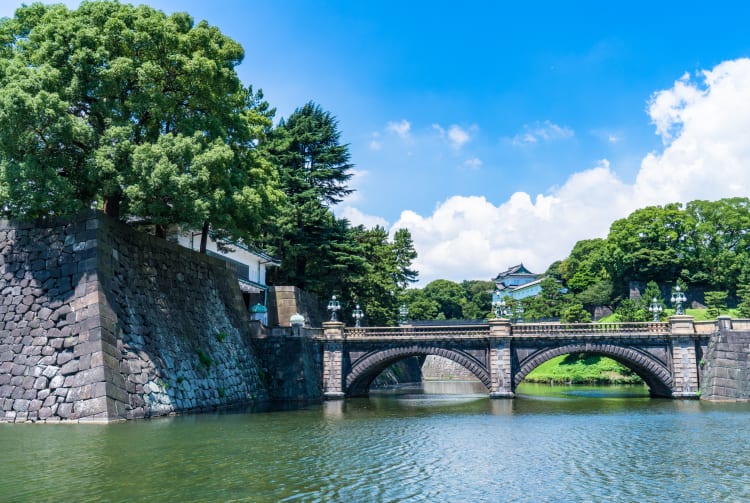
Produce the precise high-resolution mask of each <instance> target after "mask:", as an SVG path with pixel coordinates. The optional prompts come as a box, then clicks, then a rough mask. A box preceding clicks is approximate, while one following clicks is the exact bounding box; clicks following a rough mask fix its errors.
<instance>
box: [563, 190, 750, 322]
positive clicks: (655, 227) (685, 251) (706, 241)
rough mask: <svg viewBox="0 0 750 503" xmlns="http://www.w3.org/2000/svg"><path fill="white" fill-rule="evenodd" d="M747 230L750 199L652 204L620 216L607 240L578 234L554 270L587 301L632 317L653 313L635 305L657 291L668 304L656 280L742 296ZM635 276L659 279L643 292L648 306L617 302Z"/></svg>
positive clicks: (749, 254)
mask: <svg viewBox="0 0 750 503" xmlns="http://www.w3.org/2000/svg"><path fill="white" fill-rule="evenodd" d="M748 229H750V199H748V198H728V199H721V200H718V201H692V202H690V203H688V204H687V205H685V206H684V207H683V206H682V205H681V204H678V203H674V204H667V205H665V206H651V207H647V208H642V209H639V210H636V211H634V212H633V213H631V214H630V215H628V217H626V218H623V219H620V220H617V221H615V222H613V223H612V225H611V227H610V231H609V234H608V236H607V238H606V239H591V240H582V241H579V242H578V243H576V244H575V246H574V247H573V249H572V250H571V253H570V256H569V257H567V258H566V259H565V260H563V261H561V262H560V263H559V264H557V265H556V266H555V267H554V268H552V267H551V269H554V271H555V272H557V273H558V274H559V277H560V279H561V280H562V282H563V284H564V285H565V286H566V287H567V288H568V289H569V290H570V292H571V293H573V294H574V295H575V296H576V297H577V298H578V300H579V301H580V302H582V303H583V304H584V306H587V307H589V308H590V307H593V306H595V305H605V306H616V307H617V310H619V311H620V312H621V315H622V318H626V319H640V318H648V316H647V314H648V311H646V313H645V314H644V313H640V314H639V313H637V312H636V311H637V310H638V309H639V308H640V309H645V308H646V307H647V306H646V304H647V303H650V302H651V299H652V298H653V297H654V296H655V297H657V299H658V301H659V303H660V304H661V305H664V299H663V297H662V295H661V292H660V291H659V289H658V286H656V285H657V284H661V285H670V284H674V282H675V280H677V282H678V284H680V285H681V286H682V288H683V291H684V292H689V290H690V286H691V285H693V286H698V287H700V288H704V289H705V288H708V289H713V290H715V291H726V292H727V293H728V294H729V295H733V294H735V293H736V296H737V298H738V299H739V300H740V303H741V302H742V301H741V298H742V295H740V292H744V290H743V286H742V285H743V284H745V283H747V279H746V280H745V281H743V280H741V277H742V275H743V274H745V275H747V276H750V271H748V269H749V266H747V265H746V264H748V263H750V232H748ZM748 279H750V278H748ZM630 281H649V282H653V285H654V288H652V289H651V290H649V288H647V291H646V292H644V294H643V295H642V298H643V303H642V305H639V306H630V305H627V304H626V305H624V306H619V307H618V306H617V305H618V304H619V303H620V301H621V299H622V298H623V297H624V296H625V295H626V293H627V292H628V283H629V282H630ZM650 284H651V283H650ZM746 296H747V295H746ZM748 305H749V306H750V300H749V301H748ZM747 312H748V313H749V314H750V308H748V309H747Z"/></svg>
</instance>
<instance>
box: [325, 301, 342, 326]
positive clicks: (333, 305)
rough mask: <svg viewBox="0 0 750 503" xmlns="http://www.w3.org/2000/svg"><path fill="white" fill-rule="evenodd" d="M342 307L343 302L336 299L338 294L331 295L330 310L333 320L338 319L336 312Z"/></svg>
mask: <svg viewBox="0 0 750 503" xmlns="http://www.w3.org/2000/svg"><path fill="white" fill-rule="evenodd" d="M339 309H341V304H340V303H339V301H338V300H336V296H335V295H333V296H331V300H329V301H328V310H329V311H331V321H336V312H337V311H338V310H339Z"/></svg>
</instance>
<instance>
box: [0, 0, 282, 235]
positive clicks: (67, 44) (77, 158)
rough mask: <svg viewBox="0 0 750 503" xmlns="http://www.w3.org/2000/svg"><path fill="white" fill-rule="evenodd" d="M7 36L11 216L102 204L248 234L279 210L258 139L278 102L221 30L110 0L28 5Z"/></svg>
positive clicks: (6, 175)
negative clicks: (267, 96) (257, 89)
mask: <svg viewBox="0 0 750 503" xmlns="http://www.w3.org/2000/svg"><path fill="white" fill-rule="evenodd" d="M0 33H2V37H1V38H0V44H1V45H0V58H1V59H0V131H1V133H0V201H1V202H2V211H3V213H5V216H8V217H12V218H35V217H40V216H46V215H59V214H70V213H73V212H75V211H77V210H80V209H83V208H89V207H91V206H92V205H93V206H96V207H99V208H102V209H103V210H104V211H105V212H106V213H107V214H109V215H110V216H113V217H115V218H121V217H126V216H137V217H141V218H147V219H149V220H151V221H153V222H154V223H155V224H157V227H159V228H163V227H164V226H166V225H169V224H184V225H186V226H189V227H191V228H202V229H204V231H205V232H204V234H207V231H208V228H209V226H211V225H212V224H214V223H215V224H216V226H217V230H218V231H223V232H226V233H228V234H231V235H233V236H234V237H237V238H242V237H245V236H247V235H248V234H249V233H251V232H254V231H255V230H256V228H257V225H258V223H259V222H260V221H261V220H262V219H264V218H265V217H266V216H267V215H268V214H269V213H270V212H272V211H273V210H274V208H275V206H276V205H277V203H278V200H279V198H280V197H281V193H280V192H279V191H278V190H277V189H276V184H275V171H274V170H273V167H272V166H271V165H270V164H268V163H267V162H264V161H263V160H262V159H261V158H260V156H259V154H258V152H257V151H256V148H255V146H256V144H257V142H258V141H259V140H261V139H262V136H263V134H264V132H265V131H266V130H267V129H268V128H269V127H270V125H271V117H272V112H271V111H270V110H269V109H268V106H267V104H266V103H265V102H263V101H262V95H261V94H254V93H253V92H252V89H250V88H245V87H243V86H242V84H241V82H240V80H239V78H238V77H237V74H236V72H235V67H236V66H237V65H238V64H239V63H240V62H241V61H242V58H243V55H244V54H243V50H242V47H240V45H239V44H237V43H236V42H234V41H233V40H231V39H230V38H228V37H226V36H225V35H223V34H222V33H221V32H220V31H219V30H218V29H217V28H215V27H212V26H210V25H209V24H208V23H206V22H200V23H198V24H197V25H196V24H194V22H193V19H192V18H191V17H190V16H189V15H187V14H185V13H176V14H173V15H171V16H167V15H166V14H164V13H163V12H161V11H157V10H154V9H152V8H150V7H147V6H139V7H134V6H132V5H129V4H120V3H117V2H114V1H99V2H84V3H82V4H81V6H80V7H79V8H78V9H77V10H72V11H71V10H68V9H67V8H65V7H64V6H63V5H50V6H45V5H42V4H32V5H31V6H23V7H21V8H20V9H18V10H17V11H16V15H15V17H13V18H11V19H4V20H1V21H0ZM204 237H205V236H204Z"/></svg>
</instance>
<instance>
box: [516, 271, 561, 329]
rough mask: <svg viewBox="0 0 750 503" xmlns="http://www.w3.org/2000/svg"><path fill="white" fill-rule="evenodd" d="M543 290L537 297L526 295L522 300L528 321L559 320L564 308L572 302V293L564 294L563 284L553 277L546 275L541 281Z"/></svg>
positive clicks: (524, 316)
mask: <svg viewBox="0 0 750 503" xmlns="http://www.w3.org/2000/svg"><path fill="white" fill-rule="evenodd" d="M541 287H542V291H541V292H540V293H539V295H537V296H535V297H526V298H525V299H523V300H522V301H521V303H522V305H523V309H524V314H523V318H524V320H526V321H534V320H557V319H560V318H561V317H562V314H563V310H564V309H566V308H567V307H568V306H569V305H570V304H571V303H572V302H573V297H572V296H571V295H567V294H564V293H563V291H562V288H563V287H562V285H561V284H560V283H559V282H558V281H557V280H555V278H553V277H546V278H544V279H543V280H542V282H541Z"/></svg>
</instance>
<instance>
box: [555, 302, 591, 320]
mask: <svg viewBox="0 0 750 503" xmlns="http://www.w3.org/2000/svg"><path fill="white" fill-rule="evenodd" d="M560 321H562V322H565V323H590V322H591V314H590V313H589V312H588V311H586V310H585V309H584V308H583V305H582V304H577V303H573V304H570V305H569V306H567V307H565V308H564V309H563V310H562V317H561V319H560Z"/></svg>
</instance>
